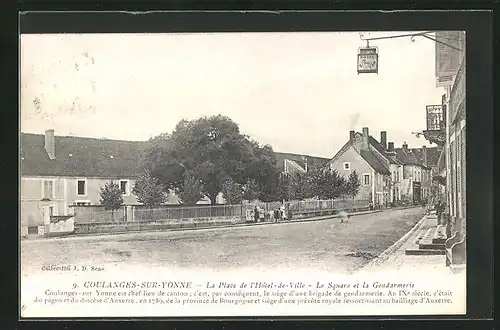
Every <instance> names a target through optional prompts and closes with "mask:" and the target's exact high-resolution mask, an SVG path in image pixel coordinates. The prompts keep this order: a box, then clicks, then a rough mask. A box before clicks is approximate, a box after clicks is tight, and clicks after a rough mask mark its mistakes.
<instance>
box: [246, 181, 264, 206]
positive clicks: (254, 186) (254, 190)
mask: <svg viewBox="0 0 500 330" xmlns="http://www.w3.org/2000/svg"><path fill="white" fill-rule="evenodd" d="M260 193H261V192H260V186H259V184H258V183H257V181H255V180H254V179H250V180H248V181H247V183H246V184H245V185H244V186H243V199H246V200H249V201H253V200H256V199H258V198H259V195H260Z"/></svg>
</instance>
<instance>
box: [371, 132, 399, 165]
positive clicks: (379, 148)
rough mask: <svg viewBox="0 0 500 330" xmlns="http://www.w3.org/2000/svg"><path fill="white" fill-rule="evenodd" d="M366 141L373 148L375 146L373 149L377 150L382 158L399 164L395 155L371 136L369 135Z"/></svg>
mask: <svg viewBox="0 0 500 330" xmlns="http://www.w3.org/2000/svg"><path fill="white" fill-rule="evenodd" d="M368 143H369V144H370V145H371V146H372V147H373V148H375V150H377V151H378V152H379V153H380V154H381V155H382V156H383V157H384V158H386V159H387V160H388V161H389V163H391V164H399V162H398V160H397V156H396V157H395V155H391V154H390V153H389V152H387V151H386V150H385V148H384V147H383V146H382V145H381V144H380V143H379V142H378V141H377V140H376V139H375V138H374V137H373V136H371V135H370V136H369V137H368Z"/></svg>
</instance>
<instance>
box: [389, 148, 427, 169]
mask: <svg viewBox="0 0 500 330" xmlns="http://www.w3.org/2000/svg"><path fill="white" fill-rule="evenodd" d="M394 151H395V152H396V155H397V157H398V159H399V160H400V161H401V162H402V163H403V164H405V165H422V163H421V162H420V161H419V160H418V159H417V157H416V156H415V154H414V153H413V152H412V151H411V150H410V149H408V150H407V151H405V150H404V149H403V148H395V149H394Z"/></svg>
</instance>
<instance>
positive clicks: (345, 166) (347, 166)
mask: <svg viewBox="0 0 500 330" xmlns="http://www.w3.org/2000/svg"><path fill="white" fill-rule="evenodd" d="M350 169H351V163H344V170H346V171H348V170H350Z"/></svg>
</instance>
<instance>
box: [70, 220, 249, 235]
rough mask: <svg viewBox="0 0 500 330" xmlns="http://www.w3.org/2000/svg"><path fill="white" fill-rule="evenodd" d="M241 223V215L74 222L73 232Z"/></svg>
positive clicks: (200, 226)
mask: <svg viewBox="0 0 500 330" xmlns="http://www.w3.org/2000/svg"><path fill="white" fill-rule="evenodd" d="M238 223H242V221H241V217H239V216H237V217H236V216H233V217H225V218H217V219H214V218H196V219H175V220H166V221H154V222H124V223H123V222H122V223H116V222H115V223H113V222H108V223H76V224H75V231H74V233H75V234H105V233H124V232H131V231H152V230H175V229H190V228H205V227H217V226H229V225H234V224H238Z"/></svg>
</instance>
